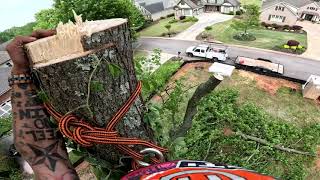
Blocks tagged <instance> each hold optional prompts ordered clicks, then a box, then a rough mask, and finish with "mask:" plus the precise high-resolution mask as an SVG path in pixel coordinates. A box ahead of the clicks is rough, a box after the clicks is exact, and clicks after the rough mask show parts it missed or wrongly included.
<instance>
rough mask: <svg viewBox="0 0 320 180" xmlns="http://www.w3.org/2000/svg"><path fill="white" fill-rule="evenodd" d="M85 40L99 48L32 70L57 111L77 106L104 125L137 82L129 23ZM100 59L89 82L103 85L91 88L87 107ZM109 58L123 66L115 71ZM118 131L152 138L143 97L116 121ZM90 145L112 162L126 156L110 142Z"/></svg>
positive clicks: (79, 113)
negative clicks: (94, 88) (114, 72)
mask: <svg viewBox="0 0 320 180" xmlns="http://www.w3.org/2000/svg"><path fill="white" fill-rule="evenodd" d="M108 43H113V44H114V46H111V47H104V46H105V45H106V44H108ZM82 44H83V46H84V47H85V50H95V52H93V53H92V54H89V55H86V56H83V57H79V58H75V59H70V60H67V61H63V62H60V63H56V64H52V65H49V66H45V67H40V68H37V69H34V71H35V72H36V74H37V76H38V79H39V81H40V87H41V89H42V90H43V91H44V92H45V93H46V95H47V96H48V97H49V99H50V103H51V104H52V105H53V106H54V107H55V109H56V110H57V111H59V112H60V113H61V114H65V113H68V112H70V111H73V112H74V114H76V115H77V116H79V117H83V118H84V119H85V120H86V121H88V122H89V123H91V124H92V125H95V126H98V127H105V126H106V124H107V123H108V121H109V119H110V118H111V117H112V116H113V115H114V114H115V113H116V111H117V110H118V109H119V108H120V107H121V106H122V105H123V104H124V103H125V102H126V100H127V99H128V98H129V96H130V94H131V92H132V91H133V90H134V89H135V87H136V85H137V79H136V75H135V70H134V64H133V55H132V47H131V38H130V32H129V28H128V25H127V24H126V23H125V24H122V25H120V26H118V27H113V28H111V29H107V30H105V31H102V32H98V33H94V34H92V35H91V37H86V36H85V37H83V39H82ZM99 60H100V61H101V62H100V64H99V65H98V66H97V69H96V70H95V73H94V74H93V76H92V81H91V87H93V86H94V85H96V86H99V87H100V90H99V91H94V90H93V89H92V90H91V92H90V96H89V99H88V100H89V103H88V104H89V107H90V110H89V109H88V108H87V107H83V105H85V104H86V103H87V102H86V100H87V94H88V83H89V79H90V76H91V74H92V72H93V71H94V69H95V67H96V65H97V62H98V61H99ZM110 63H112V64H115V65H117V66H119V67H120V68H121V69H122V70H121V73H120V75H118V76H114V75H112V73H111V72H110V71H109V68H108V67H109V65H110ZM101 87H103V89H101ZM79 107H81V108H79ZM90 111H92V113H91V112H90ZM92 115H93V117H91V116H92ZM117 130H118V132H119V133H120V135H121V136H124V137H137V138H141V139H144V140H151V141H152V140H153V134H152V131H151V129H150V126H149V124H146V123H145V122H143V102H142V98H141V96H140V97H139V98H138V99H137V100H136V101H135V103H134V105H133V106H132V107H131V109H130V111H129V112H128V113H127V114H126V116H125V117H124V119H123V120H122V121H121V122H120V124H119V125H118V126H117ZM92 149H93V150H92V151H93V152H94V154H95V156H97V157H99V158H102V159H105V160H108V161H112V160H115V161H118V160H119V157H120V156H123V155H122V154H120V153H119V152H118V151H117V149H116V148H114V147H113V146H109V145H96V146H95V147H93V148H92Z"/></svg>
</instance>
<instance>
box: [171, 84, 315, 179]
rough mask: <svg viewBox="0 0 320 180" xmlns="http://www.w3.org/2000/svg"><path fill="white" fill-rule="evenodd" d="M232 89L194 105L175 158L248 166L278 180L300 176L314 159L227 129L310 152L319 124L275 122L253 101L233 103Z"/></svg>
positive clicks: (234, 94)
mask: <svg viewBox="0 0 320 180" xmlns="http://www.w3.org/2000/svg"><path fill="white" fill-rule="evenodd" d="M237 98H238V92H237V91H236V90H232V89H226V90H221V91H216V92H213V93H212V94H210V95H209V96H208V97H206V98H204V99H203V100H202V101H201V103H200V105H199V106H198V114H197V116H196V117H195V119H194V126H193V128H192V129H191V130H190V132H189V134H188V136H187V137H185V140H184V141H185V143H186V148H187V149H188V150H187V151H185V152H184V153H182V154H181V153H180V155H179V157H176V158H189V159H197V160H201V159H206V160H208V161H210V162H222V163H226V164H230V165H236V166H241V167H245V168H247V169H252V170H255V171H258V172H261V173H266V174H269V175H273V176H276V177H279V178H280V179H304V178H305V176H306V173H307V168H308V166H310V164H311V163H312V162H313V160H314V158H311V157H306V156H302V155H296V154H292V153H288V152H283V151H279V150H276V149H273V148H272V147H270V146H264V145H261V144H259V143H256V142H254V141H249V140H245V139H242V138H241V137H239V136H236V135H234V134H232V133H230V132H238V131H240V132H243V133H244V134H247V135H251V136H255V137H258V138H262V139H265V140H267V141H268V142H270V143H271V144H281V145H282V146H284V147H290V148H294V149H298V150H301V151H306V152H313V153H315V151H316V145H317V144H319V142H320V136H319V135H320V125H319V124H310V125H306V126H305V127H302V128H300V127H296V126H294V125H292V124H289V123H286V122H284V121H281V120H278V119H276V118H274V117H272V116H270V115H269V114H267V113H266V112H264V111H263V110H262V109H260V108H258V107H257V106H255V105H253V104H244V105H239V104H237V103H236V102H237Z"/></svg>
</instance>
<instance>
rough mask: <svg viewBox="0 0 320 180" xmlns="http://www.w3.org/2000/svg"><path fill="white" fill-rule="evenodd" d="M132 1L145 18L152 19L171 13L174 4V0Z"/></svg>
mask: <svg viewBox="0 0 320 180" xmlns="http://www.w3.org/2000/svg"><path fill="white" fill-rule="evenodd" d="M134 3H135V6H136V7H137V8H138V9H139V10H140V12H141V13H142V14H143V15H144V16H145V17H146V18H147V19H151V20H153V21H155V20H158V19H160V18H161V17H165V16H167V15H169V14H173V13H174V10H173V6H174V5H176V1H175V0H135V1H134Z"/></svg>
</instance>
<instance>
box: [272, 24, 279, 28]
mask: <svg viewBox="0 0 320 180" xmlns="http://www.w3.org/2000/svg"><path fill="white" fill-rule="evenodd" d="M271 26H272V27H273V28H275V29H278V28H279V25H278V24H276V23H273V24H271Z"/></svg>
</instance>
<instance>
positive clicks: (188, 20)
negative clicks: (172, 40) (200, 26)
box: [182, 16, 199, 22]
mask: <svg viewBox="0 0 320 180" xmlns="http://www.w3.org/2000/svg"><path fill="white" fill-rule="evenodd" d="M198 20H199V19H198V18H196V17H194V16H192V17H186V18H185V19H183V20H182V22H197V21H198Z"/></svg>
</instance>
